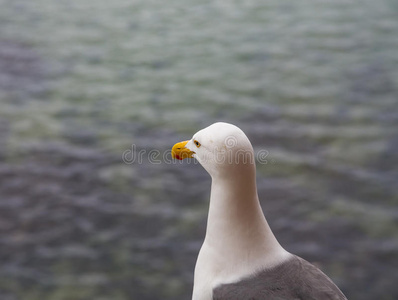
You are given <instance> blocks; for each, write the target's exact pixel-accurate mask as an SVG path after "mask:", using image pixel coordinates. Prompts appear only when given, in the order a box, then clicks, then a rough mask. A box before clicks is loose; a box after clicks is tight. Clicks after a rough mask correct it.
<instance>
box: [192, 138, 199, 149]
mask: <svg viewBox="0 0 398 300" xmlns="http://www.w3.org/2000/svg"><path fill="white" fill-rule="evenodd" d="M193 142H194V144H195V145H196V147H198V148H199V147H200V143H199V142H198V141H197V140H194V141H193Z"/></svg>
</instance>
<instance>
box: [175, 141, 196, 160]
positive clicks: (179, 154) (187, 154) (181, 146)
mask: <svg viewBox="0 0 398 300" xmlns="http://www.w3.org/2000/svg"><path fill="white" fill-rule="evenodd" d="M188 142H189V141H183V142H179V143H177V144H175V145H174V146H173V148H172V149H171V157H172V158H176V159H179V160H183V159H184V158H191V157H192V155H193V154H195V152H193V151H191V150H189V149H188V148H185V145H186V144H187V143H188Z"/></svg>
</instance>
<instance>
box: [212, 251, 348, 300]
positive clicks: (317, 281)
mask: <svg viewBox="0 0 398 300" xmlns="http://www.w3.org/2000/svg"><path fill="white" fill-rule="evenodd" d="M213 300H347V298H346V297H345V296H344V294H343V293H342V292H341V291H340V290H339V288H338V287H337V286H336V285H335V284H334V283H333V282H332V280H331V279H330V278H329V277H327V276H326V275H325V274H324V273H323V272H322V271H321V270H319V269H318V268H316V267H315V266H314V265H312V264H310V263H309V262H307V261H306V260H304V259H302V258H300V257H298V256H295V255H294V256H293V257H292V258H291V259H289V260H288V261H286V262H284V263H282V264H280V265H278V266H276V267H274V268H272V269H267V270H262V271H260V272H258V273H256V274H254V275H253V276H250V277H247V278H243V279H242V280H241V281H239V282H236V283H230V284H223V285H220V286H218V287H216V288H215V289H214V290H213Z"/></svg>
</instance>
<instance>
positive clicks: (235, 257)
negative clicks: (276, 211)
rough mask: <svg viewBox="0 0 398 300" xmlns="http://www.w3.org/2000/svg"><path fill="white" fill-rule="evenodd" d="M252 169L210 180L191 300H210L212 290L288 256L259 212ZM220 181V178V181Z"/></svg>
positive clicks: (249, 167)
mask: <svg viewBox="0 0 398 300" xmlns="http://www.w3.org/2000/svg"><path fill="white" fill-rule="evenodd" d="M254 168H255V166H247V168H246V169H245V170H239V172H238V171H237V172H231V173H230V174H229V176H228V179H221V176H220V177H217V178H213V180H212V187H211V197H210V208H209V216H208V223H207V231H206V238H205V241H204V243H203V246H202V248H201V251H200V253H199V256H198V260H197V263H196V268H195V282H194V295H193V299H194V300H199V299H200V300H202V299H203V300H210V299H212V296H211V292H212V289H213V288H214V287H215V286H217V285H219V284H222V283H230V282H234V281H237V280H239V279H240V278H242V277H245V276H248V275H250V274H252V273H253V270H258V269H263V268H267V267H272V266H274V265H276V264H278V263H280V262H282V261H283V260H285V259H287V257H288V255H289V254H288V253H287V252H286V251H285V250H284V249H283V248H282V247H281V246H280V244H279V243H278V241H277V240H276V238H275V236H274V235H273V233H272V231H271V229H270V227H269V226H268V223H267V221H266V219H265V217H264V214H263V212H262V209H261V206H260V203H259V200H258V196H257V188H256V180H255V177H256V175H255V169H254ZM222 177H223V178H225V176H222Z"/></svg>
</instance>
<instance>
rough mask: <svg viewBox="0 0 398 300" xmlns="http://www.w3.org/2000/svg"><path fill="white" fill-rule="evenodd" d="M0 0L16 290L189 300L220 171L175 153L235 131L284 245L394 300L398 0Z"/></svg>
mask: <svg viewBox="0 0 398 300" xmlns="http://www.w3.org/2000/svg"><path fill="white" fill-rule="evenodd" d="M0 7H1V9H0V259H1V268H0V296H1V299H5V300H14V299H23V300H35V299H51V300H53V299H54V300H69V299H70V300H80V299H116V300H119V299H120V300H125V299H126V300H127V299H144V300H145V299H148V300H149V299H150V300H152V299H189V298H190V295H191V289H192V279H193V268H194V265H195V259H196V256H197V253H198V250H199V248H200V245H201V242H202V240H203V237H204V232H205V226H206V215H207V207H208V196H209V189H210V179H209V177H208V175H207V174H206V173H205V171H204V170H203V169H202V168H201V167H200V166H199V165H197V164H194V163H193V162H192V163H191V164H188V163H183V164H179V163H177V164H170V163H166V162H165V161H164V160H163V159H162V155H163V154H164V153H167V151H168V150H169V149H170V148H171V146H172V145H173V144H174V143H175V142H177V141H180V140H182V139H188V138H190V137H191V136H192V134H193V133H195V132H196V131H197V130H199V129H201V128H203V127H205V126H208V125H209V124H211V123H213V122H215V121H220V120H222V121H227V122H231V123H234V124H236V125H238V126H240V127H241V128H242V129H243V130H244V131H245V132H246V134H247V135H248V136H249V138H250V139H251V141H252V143H253V146H254V148H255V151H256V152H261V151H263V150H266V151H268V153H269V154H268V156H267V157H266V159H267V164H260V163H259V164H258V186H259V195H260V198H261V201H262V205H263V208H264V211H265V214H266V216H267V219H268V221H269V223H270V225H271V227H272V229H273V231H274V233H275V235H276V236H277V238H278V239H279V240H280V242H281V244H282V245H283V246H284V247H285V248H286V249H287V250H288V251H291V252H293V253H296V254H298V255H300V256H303V257H304V258H306V259H307V260H309V261H312V262H316V263H317V264H318V266H320V267H321V268H322V270H324V271H325V272H326V273H327V274H328V275H329V276H331V277H332V278H333V280H334V281H335V282H336V283H337V284H338V285H339V286H340V287H341V289H342V290H343V291H344V292H345V294H346V295H347V297H348V298H349V299H365V300H366V299H385V300H387V299H396V298H397V297H398V289H397V287H396V282H397V280H398V278H397V276H398V275H396V274H397V272H396V269H397V267H398V266H397V257H398V229H397V228H398V227H397V225H398V210H397V204H398V189H397V180H398V167H397V165H398V155H397V150H398V51H397V49H398V34H397V32H398V18H397V15H398V5H397V4H396V1H392V0H382V1H378V2H375V1H368V0H364V1H361V2H358V1H356V2H355V1H349V0H345V1H342V0H337V1H310V0H308V1H292V0H289V1H283V2H280V1H276V0H271V1H260V0H250V1H221V0H218V1H202V2H200V3H198V1H195V2H194V1H186V0H185V1H182V0H172V1H167V3H166V2H164V1H158V0H153V1H124V0H116V1H93V0H85V1H76V0H72V1H50V0H37V1H22V0H13V1H11V0H0ZM131 149H134V150H135V151H136V153H138V152H139V153H143V156H142V158H143V161H142V162H138V161H135V162H134V163H132V164H126V163H124V162H123V160H122V155H123V153H126V152H125V151H128V150H131ZM151 150H157V151H159V153H160V158H161V160H160V163H156V164H154V163H150V159H149V157H148V155H149V154H148V153H150V151H151ZM140 151H141V152H140ZM386 274H389V275H388V276H386Z"/></svg>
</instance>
